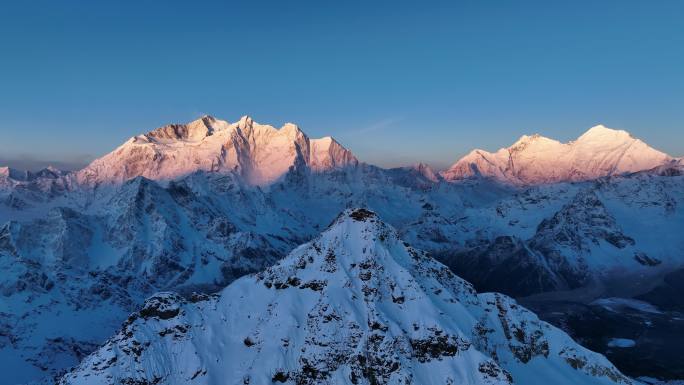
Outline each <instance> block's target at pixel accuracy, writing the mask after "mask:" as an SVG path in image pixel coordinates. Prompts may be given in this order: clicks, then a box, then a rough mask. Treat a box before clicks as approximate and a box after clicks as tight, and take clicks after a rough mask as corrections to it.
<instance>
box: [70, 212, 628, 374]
mask: <svg viewBox="0 0 684 385" xmlns="http://www.w3.org/2000/svg"><path fill="white" fill-rule="evenodd" d="M59 383H60V384H62V385H66V384H71V385H76V384H90V385H96V384H103V385H104V384H119V383H136V384H137V383H141V384H142V383H145V384H147V383H155V384H217V383H229V384H238V383H240V384H245V383H249V384H269V383H286V384H345V383H349V384H352V383H353V384H373V383H383V384H459V383H467V384H513V383H515V384H526V385H534V384H544V385H546V384H549V383H554V384H559V385H562V384H579V383H581V384H616V383H622V384H631V383H633V381H632V380H630V379H629V378H627V377H625V376H623V375H622V374H621V373H620V372H619V371H618V370H617V369H616V368H615V367H614V366H613V365H612V364H611V363H610V362H608V360H607V359H606V358H605V357H603V356H601V355H599V354H597V353H593V352H591V351H589V350H587V349H585V348H582V347H581V346H579V345H578V344H576V343H575V342H573V341H572V339H571V338H570V337H569V336H568V335H566V334H565V333H563V332H562V331H560V330H559V329H557V328H554V327H552V326H550V325H549V324H547V323H545V322H543V321H540V320H539V319H538V318H537V317H536V316H535V315H534V314H533V313H531V312H529V311H528V310H526V309H524V308H522V307H521V306H519V305H517V304H516V303H515V301H513V300H512V299H511V298H508V297H506V296H504V295H501V294H492V293H487V294H477V293H476V292H475V290H474V289H473V288H472V286H471V285H470V284H468V283H467V282H465V281H464V280H462V279H460V278H458V277H457V276H455V275H454V274H453V273H451V271H450V270H449V269H448V268H447V267H446V266H444V265H441V264H440V263H438V262H437V261H435V260H433V259H432V258H430V257H428V256H426V254H425V253H423V252H421V251H419V250H416V249H414V248H412V247H411V246H408V245H407V244H406V243H404V242H403V241H401V240H400V239H399V237H398V234H397V232H396V231H395V230H394V229H393V228H392V227H391V226H389V225H386V224H384V223H382V222H381V221H380V220H379V219H378V217H377V216H376V215H375V214H374V213H372V212H370V211H367V210H364V209H357V210H347V211H345V212H344V213H343V214H341V215H340V216H339V217H338V218H337V219H336V220H335V221H334V223H333V224H332V225H331V226H330V227H329V228H328V229H327V230H326V231H325V232H323V233H322V234H321V235H320V236H319V237H317V238H315V239H314V240H313V241H311V242H309V243H307V244H304V245H302V246H300V247H298V248H296V249H295V250H294V251H292V253H290V255H288V256H287V257H286V258H284V259H283V260H281V261H280V262H278V263H277V264H276V265H275V266H273V267H271V268H268V269H266V270H265V271H264V272H261V273H258V274H256V275H251V276H247V277H244V278H241V279H239V280H237V281H235V282H234V283H232V284H231V285H229V286H228V287H227V288H226V289H224V290H223V291H222V292H221V293H220V294H219V295H218V296H213V297H200V298H195V299H193V300H191V301H187V300H184V299H182V298H181V297H180V296H178V295H176V294H173V293H160V294H157V295H155V296H153V297H152V298H150V299H148V300H147V301H146V303H145V305H144V307H143V308H142V309H141V310H140V312H138V313H135V314H133V315H132V316H131V317H130V318H129V320H128V321H126V322H125V324H124V326H123V328H122V329H121V331H120V332H119V333H118V334H117V335H116V336H114V337H113V338H111V339H110V340H109V341H108V342H107V343H106V344H105V345H104V346H103V347H102V348H100V349H99V350H97V351H96V352H95V353H93V354H92V355H90V356H89V357H87V358H86V359H85V360H83V362H82V363H81V364H80V365H79V366H78V367H77V368H75V369H74V370H73V371H71V372H70V373H68V374H66V375H65V376H64V377H63V378H62V379H61V380H60V382H59Z"/></svg>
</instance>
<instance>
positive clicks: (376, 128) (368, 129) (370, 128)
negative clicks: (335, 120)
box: [350, 117, 404, 134]
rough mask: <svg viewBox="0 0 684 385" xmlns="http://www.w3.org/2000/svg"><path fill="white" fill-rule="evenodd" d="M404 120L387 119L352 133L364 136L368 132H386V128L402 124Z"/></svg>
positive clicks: (398, 118)
mask: <svg viewBox="0 0 684 385" xmlns="http://www.w3.org/2000/svg"><path fill="white" fill-rule="evenodd" d="M402 120H404V118H402V117H393V118H386V119H382V120H380V121H377V122H375V123H373V124H370V125H368V126H365V127H361V128H358V129H356V130H351V131H350V132H354V133H357V134H363V133H368V132H373V131H381V130H384V129H386V128H389V127H391V126H393V125H395V124H397V123H399V122H401V121H402Z"/></svg>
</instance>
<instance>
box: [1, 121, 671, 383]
mask: <svg viewBox="0 0 684 385" xmlns="http://www.w3.org/2000/svg"><path fill="white" fill-rule="evenodd" d="M683 205H684V162H683V161H682V159H677V158H674V157H672V156H669V155H667V154H664V153H662V152H660V151H658V150H655V149H653V148H651V147H649V146H648V145H647V144H645V143H644V142H642V141H641V140H639V139H637V138H634V137H632V136H631V135H630V134H629V133H627V132H625V131H620V130H612V129H609V128H606V127H604V126H596V127H593V128H591V129H589V130H588V131H587V132H586V133H585V134H583V135H582V136H580V137H579V138H578V139H577V140H575V141H572V142H569V143H560V142H558V141H555V140H552V139H548V138H545V137H542V136H540V135H533V136H523V137H522V138H521V139H520V140H519V141H517V142H516V143H515V144H513V145H512V146H511V147H508V148H504V149H501V150H498V151H496V152H493V153H490V152H486V151H483V150H475V151H473V152H471V153H469V154H468V155H466V156H465V157H463V158H462V159H460V160H458V161H457V162H456V163H455V164H454V165H453V166H452V167H450V168H448V169H447V170H444V171H442V172H438V171H436V170H433V169H431V168H430V167H429V166H427V165H425V164H418V165H414V166H407V167H402V168H393V169H385V168H381V167H376V166H373V165H370V164H367V163H364V162H363V160H359V159H357V158H356V157H355V156H354V154H353V153H352V152H351V151H350V150H349V149H347V148H345V147H344V146H343V145H342V144H340V143H339V142H338V141H336V140H335V139H333V138H332V137H324V138H320V139H311V138H309V137H308V136H307V135H306V134H305V133H304V132H303V131H302V130H301V129H300V128H299V127H298V126H296V125H294V124H286V125H284V126H283V127H281V128H279V129H278V128H274V127H272V126H269V125H261V124H258V123H256V122H254V121H253V120H252V119H251V118H249V117H243V118H241V119H240V120H239V121H237V122H235V123H229V122H227V121H223V120H220V119H217V118H214V117H210V116H205V117H203V118H201V119H199V120H196V121H193V122H190V123H188V124H173V125H167V126H164V127H161V128H158V129H155V130H152V131H150V132H148V133H146V134H141V135H137V136H134V137H132V138H131V139H129V140H128V141H126V142H125V143H124V144H122V145H121V146H119V147H117V148H116V149H115V150H114V151H112V152H111V153H109V154H106V155H104V156H102V157H101V158H98V159H96V160H95V161H93V162H92V163H91V164H90V165H88V166H86V167H85V168H83V169H82V170H77V171H73V172H63V171H60V170H57V169H54V168H50V169H45V170H42V171H39V172H23V171H20V170H15V169H11V168H6V167H4V168H0V223H2V225H1V226H0V271H1V275H2V277H3V278H2V280H0V294H1V295H2V299H3V300H2V301H0V370H1V371H2V372H3V373H5V375H6V376H7V377H6V379H7V381H8V383H27V382H29V381H33V380H35V381H44V382H46V383H54V382H59V383H63V384H85V383H88V384H91V383H93V384H94V383H102V384H110V383H111V384H116V383H131V384H133V383H135V384H149V383H158V384H185V383H192V384H194V383H196V384H203V383H217V382H218V381H219V380H222V379H230V380H228V383H254V384H261V383H273V382H275V383H279V382H280V383H292V384H304V383H307V384H308V383H358V384H365V383H369V384H371V383H373V384H375V383H416V384H418V383H454V384H456V383H473V384H498V383H501V384H506V383H518V384H535V383H539V384H547V383H559V384H560V383H568V384H570V383H572V384H575V383H587V384H594V383H596V384H599V383H606V384H607V383H626V384H629V383H638V381H651V380H649V379H648V378H646V377H649V378H660V379H678V378H684V372H682V367H681V365H680V364H679V363H680V362H684V355H682V352H681V349H680V348H679V346H680V345H681V342H682V341H681V336H683V335H684V323H683V322H682V321H681V320H682V319H684V317H682V312H684V304H683V303H682V302H681V300H680V298H679V297H680V296H679V295H678V293H679V292H681V285H680V284H679V281H680V280H679V278H680V277H681V273H682V266H683V265H684V238H682V237H681V234H682V233H684V210H683V209H682V207H683ZM492 292H496V293H502V294H492ZM159 293H161V294H159ZM478 293H480V294H478ZM482 293H484V294H482ZM511 297H512V298H515V299H516V300H517V302H516V300H513V299H512V298H511ZM527 309H530V310H527ZM533 312H534V313H533ZM535 313H536V314H535ZM540 319H541V320H540ZM545 321H547V322H549V323H550V324H549V323H547V322H545ZM552 325H553V326H552ZM258 363H262V364H258ZM266 363H267V364H266Z"/></svg>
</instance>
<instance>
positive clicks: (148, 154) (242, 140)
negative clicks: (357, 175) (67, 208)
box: [75, 116, 358, 186]
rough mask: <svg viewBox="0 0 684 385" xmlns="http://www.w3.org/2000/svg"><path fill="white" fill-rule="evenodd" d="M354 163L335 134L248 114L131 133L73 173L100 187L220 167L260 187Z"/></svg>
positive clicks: (350, 154)
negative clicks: (293, 171)
mask: <svg viewBox="0 0 684 385" xmlns="http://www.w3.org/2000/svg"><path fill="white" fill-rule="evenodd" d="M357 163H358V161H357V159H356V158H355V157H354V155H353V154H352V153H351V152H350V151H348V150H347V149H345V148H344V147H342V146H341V145H340V144H339V143H338V142H337V141H335V140H334V139H333V138H331V137H324V138H320V139H309V137H308V136H306V135H305V134H304V133H303V132H302V131H301V130H300V129H299V127H297V126H296V125H294V124H292V123H288V124H285V125H284V126H283V127H281V128H280V129H276V128H274V127H272V126H269V125H261V124H258V123H255V122H254V121H253V120H252V118H250V117H248V116H244V117H242V118H241V119H240V121H238V122H236V123H232V124H230V123H228V122H226V121H223V120H218V119H215V118H213V117H211V116H205V117H203V118H201V119H198V120H195V121H193V122H190V123H188V124H172V125H168V126H164V127H160V128H157V129H156V130H154V131H151V132H148V133H147V134H144V135H138V136H135V137H133V138H131V139H129V140H128V141H127V142H126V143H124V144H123V145H121V146H120V147H119V148H117V149H116V150H114V151H113V152H111V153H109V154H107V155H105V156H103V157H102V158H99V159H97V160H95V161H93V162H92V163H91V164H90V165H88V166H87V167H86V168H85V169H83V170H81V171H79V172H77V173H76V175H75V176H76V179H77V180H78V182H79V183H82V184H87V185H99V184H117V183H122V182H125V181H127V180H130V179H132V178H135V177H137V176H144V177H146V178H148V179H153V180H162V181H164V180H166V181H168V180H174V179H178V178H181V177H183V176H187V175H189V174H191V173H193V172H196V171H223V172H235V173H237V174H238V175H240V176H241V177H242V178H244V180H246V181H247V182H248V183H249V184H251V185H257V186H264V185H268V184H271V183H273V182H275V181H277V180H279V179H280V178H281V177H283V175H285V173H287V172H288V170H289V169H290V168H291V167H306V168H309V169H311V170H313V171H317V172H320V171H327V170H332V169H336V168H343V167H346V166H353V165H356V164H357Z"/></svg>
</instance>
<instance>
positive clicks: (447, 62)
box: [0, 0, 684, 169]
mask: <svg viewBox="0 0 684 385" xmlns="http://www.w3.org/2000/svg"><path fill="white" fill-rule="evenodd" d="M683 20H684V2H682V1H675V0H672V1H668V0H662V1H630V0H619V1H618V0H604V1H572V2H561V1H516V0H502V1H446V2H429V1H425V2H423V1H420V2H419V1H344V2H332V1H291V2H286V1H258V0H257V1H244V2H237V1H235V2H232V1H231V2H229V1H221V2H218V1H217V2H208V1H192V2H189V1H147V0H138V1H109V2H102V1H70V0H64V1H44V0H37V1H13V2H3V3H2V4H1V5H0V163H4V164H9V165H11V166H15V167H19V168H30V169H36V168H40V167H42V166H45V165H47V164H48V163H52V164H55V165H57V166H61V167H64V168H75V167H79V166H81V165H83V164H84V163H85V162H87V161H88V160H90V159H92V158H94V157H97V156H100V155H102V154H104V153H107V152H109V151H111V150H112V149H113V148H115V147H116V146H118V145H119V144H121V143H122V142H124V141H125V140H126V139H127V138H129V137H131V136H133V135H136V134H139V133H142V132H146V131H149V130H151V129H153V128H155V127H158V126H161V125H164V124H167V123H174V122H187V121H190V120H193V119H195V118H197V117H199V116H201V115H203V114H210V115H213V116H216V117H219V118H221V119H225V120H229V121H236V120H238V119H239V117H240V116H242V115H250V116H252V117H253V118H254V120H255V121H257V122H260V123H268V124H272V125H275V126H278V127H279V126H280V125H282V124H283V123H285V122H290V121H291V122H295V123H297V124H299V126H300V127H301V128H302V129H303V130H304V131H305V132H306V133H308V134H309V135H310V136H312V137H319V136H325V135H333V136H334V137H336V138H337V139H338V140H339V141H340V142H341V143H343V144H344V145H345V146H346V147H348V148H350V149H351V150H352V151H353V152H354V153H355V154H356V155H357V156H358V157H359V158H360V159H362V160H364V161H367V162H369V163H374V164H378V165H381V166H396V165H403V164H409V163H414V162H417V161H424V162H427V163H430V164H432V165H434V166H436V167H445V166H447V165H449V164H451V163H453V162H454V161H455V160H457V159H458V158H459V157H460V156H462V155H464V154H465V153H467V152H468V151H469V150H471V149H472V148H475V147H477V148H484V149H487V150H496V149H498V148H500V147H504V146H508V145H510V144H512V143H513V142H514V141H515V140H516V139H517V138H518V137H520V136H521V135H523V134H531V133H540V134H542V135H545V136H548V137H552V138H555V139H558V140H561V141H567V140H572V139H574V138H576V137H577V136H579V135H580V134H581V133H582V132H584V131H585V130H586V129H588V128H589V127H591V126H593V125H596V124H599V123H602V124H605V125H607V126H609V127H614V128H622V129H626V130H627V131H630V132H631V133H632V134H633V135H635V136H637V137H640V138H642V139H643V140H644V141H646V142H647V143H649V144H651V145H652V146H654V147H656V148H658V149H660V150H662V151H665V152H668V153H670V154H672V155H675V156H681V155H684V129H683V127H684V22H683ZM0 165H2V164H0Z"/></svg>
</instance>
